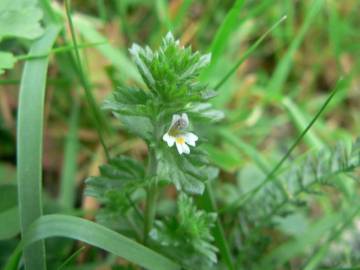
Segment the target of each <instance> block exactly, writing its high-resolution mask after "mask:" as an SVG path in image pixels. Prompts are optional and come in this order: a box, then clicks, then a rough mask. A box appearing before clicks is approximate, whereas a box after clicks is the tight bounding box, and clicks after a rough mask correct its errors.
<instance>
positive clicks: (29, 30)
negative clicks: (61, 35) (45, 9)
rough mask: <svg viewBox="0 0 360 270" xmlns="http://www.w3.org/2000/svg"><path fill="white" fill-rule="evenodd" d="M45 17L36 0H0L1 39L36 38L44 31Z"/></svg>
mask: <svg viewBox="0 0 360 270" xmlns="http://www.w3.org/2000/svg"><path fill="white" fill-rule="evenodd" d="M42 17H43V13H42V11H41V9H40V8H39V7H38V6H37V1H36V0H2V1H0V40H1V39H3V38H9V37H17V38H26V39H35V38H38V37H40V36H41V35H42V34H43V33H44V29H43V28H42V26H41V24H40V20H41V19H42Z"/></svg>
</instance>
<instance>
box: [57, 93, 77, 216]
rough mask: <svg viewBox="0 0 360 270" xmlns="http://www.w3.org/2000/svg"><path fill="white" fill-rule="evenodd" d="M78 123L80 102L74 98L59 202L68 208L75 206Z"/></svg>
mask: <svg viewBox="0 0 360 270" xmlns="http://www.w3.org/2000/svg"><path fill="white" fill-rule="evenodd" d="M78 124H79V104H78V101H77V99H74V102H73V108H72V112H71V116H70V120H69V132H68V136H67V138H66V143H65V153H64V160H63V170H62V177H61V186H60V196H59V203H60V204H61V205H62V206H63V207H65V208H67V209H70V208H71V207H73V206H74V197H75V180H76V168H77V160H76V158H77V152H78V149H79V139H78Z"/></svg>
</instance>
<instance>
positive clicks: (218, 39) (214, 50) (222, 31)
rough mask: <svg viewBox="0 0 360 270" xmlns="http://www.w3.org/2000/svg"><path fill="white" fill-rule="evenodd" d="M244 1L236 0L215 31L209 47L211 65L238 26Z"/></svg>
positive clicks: (215, 61) (214, 62)
mask: <svg viewBox="0 0 360 270" xmlns="http://www.w3.org/2000/svg"><path fill="white" fill-rule="evenodd" d="M244 2H245V1H244V0H236V2H235V3H234V5H233V6H232V7H231V9H230V10H229V12H228V13H227V14H226V17H225V19H224V21H223V23H222V24H221V26H220V27H219V30H218V31H217V32H216V34H215V37H214V41H213V42H212V43H211V48H210V51H211V61H212V63H211V65H212V66H213V65H215V64H216V63H217V60H218V59H219V57H220V56H221V54H222V52H223V51H224V49H225V46H226V44H227V43H228V40H229V38H230V36H231V33H232V32H233V31H234V30H235V29H236V27H238V26H239V15H240V10H241V8H242V6H243V5H244ZM205 72H206V73H207V72H209V70H205Z"/></svg>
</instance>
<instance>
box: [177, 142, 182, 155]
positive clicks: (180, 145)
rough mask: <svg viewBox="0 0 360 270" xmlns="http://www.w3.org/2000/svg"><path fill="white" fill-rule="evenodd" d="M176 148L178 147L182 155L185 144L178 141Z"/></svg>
mask: <svg viewBox="0 0 360 270" xmlns="http://www.w3.org/2000/svg"><path fill="white" fill-rule="evenodd" d="M176 148H177V150H178V152H179V154H180V155H181V154H182V153H183V145H182V144H180V143H176Z"/></svg>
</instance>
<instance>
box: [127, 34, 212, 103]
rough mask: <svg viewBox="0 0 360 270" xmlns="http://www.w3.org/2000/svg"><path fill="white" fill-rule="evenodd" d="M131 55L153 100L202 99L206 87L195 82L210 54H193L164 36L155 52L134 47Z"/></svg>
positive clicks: (177, 42)
mask: <svg viewBox="0 0 360 270" xmlns="http://www.w3.org/2000/svg"><path fill="white" fill-rule="evenodd" d="M130 53H131V54H132V56H133V58H134V60H135V63H136V65H137V68H138V70H139V72H140V74H141V76H142V78H143V80H144V82H145V83H146V85H147V86H148V87H149V89H150V90H151V92H152V93H154V95H155V96H156V97H158V98H160V99H162V100H164V101H167V102H178V103H179V102H188V101H189V100H194V99H198V100H199V99H201V98H202V97H201V92H202V91H203V90H205V87H204V86H202V85H201V84H199V83H198V82H196V81H195V79H196V78H197V77H198V75H199V73H200V70H202V69H203V68H204V67H205V66H206V65H208V63H209V62H210V58H211V57H210V54H207V55H203V56H201V55H200V53H198V52H195V53H193V52H192V51H191V48H190V47H182V46H180V42H179V41H178V40H175V38H174V37H173V35H172V34H171V33H168V34H167V35H166V37H165V38H164V39H163V42H162V45H161V47H160V48H159V49H158V50H157V51H152V50H151V49H150V48H149V47H145V48H142V47H140V46H139V45H137V44H134V45H133V46H132V47H131V49H130Z"/></svg>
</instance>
